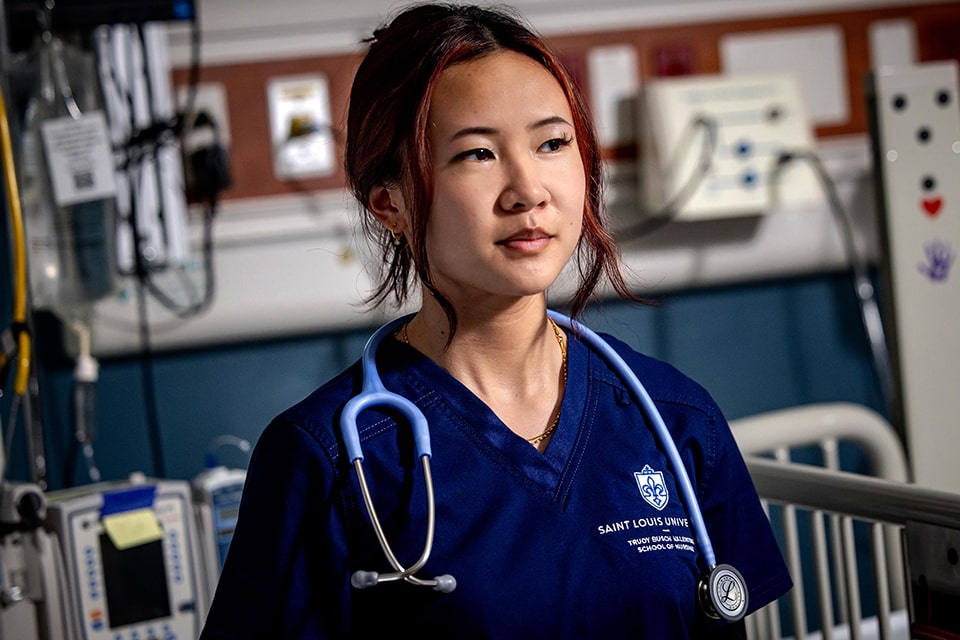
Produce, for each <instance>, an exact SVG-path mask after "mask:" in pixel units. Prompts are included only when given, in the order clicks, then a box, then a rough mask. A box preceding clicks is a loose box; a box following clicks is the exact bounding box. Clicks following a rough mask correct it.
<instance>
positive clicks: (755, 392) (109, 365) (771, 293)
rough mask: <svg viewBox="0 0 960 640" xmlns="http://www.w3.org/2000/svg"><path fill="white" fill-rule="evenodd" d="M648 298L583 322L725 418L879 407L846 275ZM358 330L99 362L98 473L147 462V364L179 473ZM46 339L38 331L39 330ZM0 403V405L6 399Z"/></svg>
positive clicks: (45, 378) (58, 440)
mask: <svg viewBox="0 0 960 640" xmlns="http://www.w3.org/2000/svg"><path fill="white" fill-rule="evenodd" d="M4 268H6V265H4ZM8 283H9V278H4V281H3V285H2V288H0V293H2V297H3V299H4V302H3V304H4V305H5V306H4V307H3V308H0V311H6V312H7V315H5V316H4V318H5V319H6V318H9V311H8V309H9V302H8V299H9V294H8V289H9V285H8ZM653 302H654V304H653V305H649V306H638V305H635V304H626V303H623V302H619V301H611V302H607V303H606V304H604V305H603V306H601V307H598V308H594V309H592V310H590V311H588V313H587V314H586V315H585V316H584V321H585V322H586V323H588V324H589V325H590V326H591V327H593V328H594V329H596V330H602V331H609V332H611V333H614V334H616V335H618V336H619V337H621V338H622V339H624V340H625V341H627V342H628V343H630V344H632V345H633V346H634V347H636V348H638V349H640V350H642V351H644V352H646V353H649V354H651V355H653V356H656V357H659V358H662V359H664V360H667V361H669V362H671V363H673V364H674V365H676V366H677V367H679V368H680V369H681V370H683V371H684V372H686V373H687V374H689V375H690V376H692V377H693V378H695V379H697V380H698V381H700V382H701V383H702V384H703V385H704V386H706V387H707V388H708V389H709V390H710V391H711V392H712V393H713V395H714V397H715V398H716V399H717V401H718V403H719V404H720V406H721V408H722V409H723V410H724V411H725V413H726V414H727V416H728V418H731V419H733V418H737V417H741V416H745V415H750V414H753V413H758V412H761V411H767V410H771V409H778V408H783V407H790V406H795V405H799V404H806V403H812V402H824V401H850V402H857V403H861V404H864V405H867V406H869V407H871V408H873V409H875V410H877V411H879V412H881V413H884V414H885V413H886V410H885V408H884V406H883V399H882V397H881V393H880V390H879V386H878V384H877V383H876V381H875V379H874V375H873V372H872V369H871V366H870V359H869V349H868V345H867V341H866V338H865V337H864V334H863V331H862V328H861V325H860V317H859V312H858V309H857V306H856V302H855V298H854V296H853V293H852V288H851V284H850V280H849V278H848V277H847V276H846V275H845V274H819V275H813V276H809V277H803V278H795V279H789V280H778V281H765V282H757V283H752V284H742V285H736V286H727V287H721V288H715V289H710V290H701V291H685V292H675V293H670V294H665V295H661V296H659V297H658V298H657V299H655V300H653ZM5 322H6V320H5ZM368 335H369V330H367V329H364V330H358V331H355V332H348V333H318V334H317V335H312V336H301V337H296V338H290V339H284V340H271V341H263V342H251V343H246V344H237V345H232V346H218V347H214V348H209V349H197V350H190V351H181V352H167V353H157V354H153V356H152V357H151V358H150V359H149V361H146V362H144V361H142V360H141V359H139V358H136V357H130V358H117V359H109V360H104V361H102V362H101V371H100V384H99V387H98V404H97V407H98V414H99V420H98V424H99V434H98V437H97V441H96V458H97V462H98V464H99V466H100V469H101V471H102V473H103V476H104V479H115V478H121V477H124V476H126V475H127V474H129V473H130V472H133V471H143V472H145V473H147V474H148V475H151V474H155V468H154V465H153V458H152V456H151V438H150V427H149V424H150V423H149V422H148V413H147V405H148V403H147V399H148V398H149V396H147V395H146V394H145V390H144V389H145V387H144V380H145V375H146V376H147V378H146V379H147V380H150V379H151V378H152V382H153V384H152V385H150V389H152V393H153V398H154V402H155V406H156V418H157V422H156V424H157V425H158V427H159V431H160V434H161V442H162V455H163V461H164V467H165V472H166V476H167V477H172V478H183V479H187V478H190V477H192V476H194V475H196V474H197V473H198V472H200V471H201V470H202V465H203V459H204V452H205V451H206V450H207V448H208V447H209V446H210V443H211V441H212V440H213V439H214V438H216V437H217V436H220V435H224V434H232V435H235V436H239V437H241V438H245V439H248V440H250V441H251V442H253V441H255V440H256V439H257V437H258V435H259V434H260V432H261V430H262V429H263V428H264V427H265V426H266V424H267V422H268V421H269V420H270V419H271V418H272V417H273V416H274V415H275V414H276V413H277V412H279V411H280V410H282V409H283V408H285V407H287V406H288V405H290V404H292V403H294V402H296V401H297V400H299V399H300V398H301V397H303V396H304V395H306V394H307V393H309V392H310V391H311V390H312V389H313V388H314V387H316V386H317V385H319V384H321V383H323V382H324V381H326V380H327V379H329V378H330V377H331V376H333V375H335V374H336V373H337V372H338V371H340V370H341V369H342V368H343V367H345V366H347V365H348V364H349V363H351V362H352V361H353V360H354V359H356V358H357V357H358V356H359V353H360V351H361V349H362V347H363V344H364V342H365V340H366V338H367V337H368ZM51 339H52V338H51V336H49V335H42V334H41V335H38V336H37V341H38V342H40V343H42V342H43V341H44V340H47V341H49V340H51ZM40 364H41V370H40V379H39V380H40V389H41V400H42V404H41V410H42V419H43V421H44V428H45V432H46V442H47V456H48V465H49V482H50V487H51V488H59V487H62V486H70V485H72V484H75V483H78V482H83V481H84V478H85V476H84V469H83V465H82V463H81V462H80V461H79V458H78V457H77V455H76V452H75V451H73V450H72V444H71V443H72V439H73V435H72V408H71V388H72V379H71V376H72V363H70V362H69V361H66V360H58V359H57V358H55V357H49V356H45V357H43V358H42V362H41V363H40ZM0 402H2V410H3V413H2V415H3V416H4V418H6V417H7V415H8V406H9V398H4V399H2V401H0ZM8 428H9V425H7V424H4V429H5V430H7V429H8ZM221 454H222V455H221V461H222V462H223V463H225V464H228V465H230V466H243V465H244V464H245V456H243V455H242V454H240V453H239V452H238V451H235V450H230V449H222V450H221ZM25 463H26V456H25V454H24V453H23V446H22V428H21V429H20V430H19V431H18V432H17V434H16V438H15V446H14V449H13V455H12V459H11V476H12V477H14V478H18V479H26V477H27V475H26V468H27V467H26V464H25ZM71 465H73V466H75V467H76V468H75V469H74V470H73V472H70V467H71Z"/></svg>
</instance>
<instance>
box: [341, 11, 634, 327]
mask: <svg viewBox="0 0 960 640" xmlns="http://www.w3.org/2000/svg"><path fill="white" fill-rule="evenodd" d="M370 43H371V44H370V48H369V51H368V52H367V55H366V56H365V58H364V59H363V62H362V63H361V64H360V67H359V69H358V71H357V74H356V77H355V78H354V82H353V88H352V90H351V92H350V107H349V112H348V116H347V146H346V162H345V168H346V174H347V180H348V183H349V186H350V189H351V191H352V192H353V194H354V196H355V197H356V198H357V200H358V201H359V202H360V203H361V204H363V205H364V207H365V208H366V209H367V210H368V211H369V210H370V202H369V198H370V194H371V193H372V192H373V190H374V189H375V188H376V187H379V186H386V187H394V188H399V189H400V190H401V192H402V194H403V197H404V201H405V202H406V203H408V205H409V207H410V211H411V239H410V242H409V244H408V243H407V242H406V240H405V239H401V240H400V244H399V245H395V244H394V242H393V239H392V237H391V234H390V233H389V231H388V230H386V229H385V228H384V227H383V226H382V225H381V224H379V223H378V222H377V221H376V220H375V218H374V217H373V216H372V215H367V216H364V227H365V229H366V231H367V233H368V234H369V235H370V236H371V237H373V238H375V239H376V240H377V243H378V246H379V247H380V249H381V251H382V252H383V256H384V260H383V262H382V268H381V273H380V282H379V285H378V286H377V288H376V290H375V291H374V293H373V294H372V295H371V296H370V300H369V301H370V302H374V303H382V302H383V301H384V300H385V299H387V298H390V297H393V298H394V299H395V300H396V302H397V303H398V304H400V303H402V302H403V301H404V300H406V298H407V295H408V293H409V290H410V285H411V284H412V283H411V278H412V275H413V274H414V273H416V275H417V277H418V278H419V279H420V281H421V282H423V283H424V285H425V286H426V287H427V289H428V290H429V291H430V292H431V293H432V294H433V295H434V296H435V297H436V299H437V301H438V302H439V303H440V305H441V306H442V307H443V309H444V311H445V312H446V314H447V316H448V318H449V319H450V325H451V335H452V333H453V330H454V329H455V327H456V316H455V314H454V312H453V309H452V307H451V306H450V304H449V302H448V301H447V300H446V299H445V298H444V297H443V296H442V294H441V292H439V291H437V290H436V289H435V288H434V287H433V284H432V283H431V281H430V268H429V263H428V260H427V251H426V246H425V240H424V239H425V236H426V229H427V216H428V214H429V212H430V207H431V203H432V201H433V165H432V161H431V155H430V147H429V141H428V138H427V133H426V132H427V119H428V116H429V111H430V102H431V98H432V95H433V89H434V86H435V85H436V81H437V77H438V76H439V75H440V73H441V72H442V71H443V70H444V69H446V68H448V67H451V66H453V65H456V64H461V63H464V62H468V61H470V60H475V59H477V58H480V57H482V56H487V55H491V54H493V53H496V52H497V51H504V50H510V51H515V52H518V53H520V54H523V55H525V56H528V57H530V58H532V59H533V60H535V61H537V62H538V63H539V64H541V65H543V67H544V68H545V69H546V70H547V71H549V72H550V74H551V75H553V77H554V78H556V80H557V82H558V83H559V84H560V87H561V89H562V90H563V92H564V94H565V95H566V97H567V101H568V102H569V104H570V110H571V112H572V114H573V126H574V130H575V132H576V139H577V144H578V147H579V149H580V156H581V159H582V161H583V166H584V170H585V173H586V177H587V187H586V194H585V201H584V215H583V230H582V232H581V236H580V242H579V244H578V245H577V251H576V259H577V264H578V267H579V273H580V284H579V287H578V288H577V290H576V292H575V293H574V295H573V297H572V299H571V301H570V311H571V315H573V316H576V315H577V314H578V313H579V312H581V311H582V310H583V308H584V307H585V306H586V304H587V303H588V302H589V300H590V298H591V296H592V294H593V292H594V290H595V288H596V287H597V285H598V284H599V282H600V279H601V278H602V277H603V276H604V275H605V276H606V277H607V279H608V280H609V282H610V283H611V284H612V285H613V287H614V289H615V290H616V291H617V293H619V294H620V295H621V296H622V297H625V298H629V299H636V298H635V297H634V296H633V294H631V293H630V291H629V288H628V287H627V285H626V283H625V282H624V279H623V276H622V274H621V272H620V266H619V254H618V252H617V249H616V246H615V244H614V242H613V238H612V237H611V235H610V233H609V232H608V231H607V228H606V224H605V222H604V220H603V215H602V209H601V207H602V200H603V173H602V171H603V167H602V163H601V158H600V148H599V144H598V142H597V136H596V133H595V131H594V129H593V125H592V122H591V119H590V116H589V114H588V112H587V109H586V107H585V105H584V101H583V98H582V96H581V94H580V92H579V90H578V89H577V87H576V85H575V84H574V83H573V82H572V81H571V79H570V77H569V76H568V74H567V72H566V71H565V70H564V68H563V66H562V65H561V64H560V62H559V61H558V59H557V56H556V55H555V54H554V53H553V52H552V51H551V50H550V48H549V47H548V46H547V44H546V43H545V42H544V41H543V39H542V38H541V37H540V36H539V35H537V34H536V33H534V31H533V30H532V29H530V28H529V27H527V26H526V25H525V24H524V23H523V22H522V20H521V19H520V18H519V16H515V15H511V14H509V13H507V12H506V11H505V10H491V9H487V8H481V7H476V6H470V5H452V4H426V5H418V6H414V7H413V8H410V9H407V10H405V11H403V12H402V13H400V14H399V15H397V16H396V17H395V18H394V20H393V21H392V22H390V23H389V24H388V25H386V26H384V27H381V28H380V29H378V30H376V31H375V32H374V36H373V38H372V39H371V40H370Z"/></svg>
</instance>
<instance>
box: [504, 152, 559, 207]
mask: <svg viewBox="0 0 960 640" xmlns="http://www.w3.org/2000/svg"><path fill="white" fill-rule="evenodd" d="M549 199H550V192H549V191H548V190H547V188H546V186H544V184H543V180H542V178H541V176H540V173H539V172H538V171H537V168H536V161H535V160H534V159H532V158H530V159H524V160H519V161H515V162H511V163H510V164H509V166H508V167H507V168H506V183H505V186H504V189H503V192H502V193H501V194H500V200H499V202H500V208H501V209H503V210H504V211H512V212H519V211H529V210H530V209H535V208H537V207H540V206H542V205H545V204H546V203H547V202H549Z"/></svg>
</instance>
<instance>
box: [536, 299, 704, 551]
mask: <svg viewBox="0 0 960 640" xmlns="http://www.w3.org/2000/svg"><path fill="white" fill-rule="evenodd" d="M547 315H548V316H550V317H551V318H553V321H554V322H556V323H557V324H558V325H560V326H561V327H566V328H567V329H570V330H571V331H572V332H573V333H574V334H575V335H577V336H579V337H580V338H582V339H583V341H584V342H585V343H586V344H587V346H589V347H590V348H592V349H593V350H594V351H596V352H597V353H598V354H600V356H601V357H602V358H603V359H604V360H606V362H607V364H609V365H610V366H611V367H613V369H614V370H615V371H616V373H617V375H618V376H619V377H620V379H621V380H622V381H623V383H624V384H625V385H626V386H627V388H628V389H629V391H630V393H631V394H632V395H633V397H634V399H635V400H636V401H637V402H638V403H639V404H640V406H641V407H642V408H643V411H644V413H645V414H646V416H647V419H648V420H650V423H651V425H652V427H653V432H654V434H655V435H656V436H657V440H658V441H659V442H660V447H661V448H662V449H663V450H664V452H665V453H666V456H667V458H668V459H669V460H670V467H671V469H672V470H673V475H674V477H676V479H677V485H678V489H679V490H680V493H681V495H682V496H683V504H684V507H686V510H687V516H688V517H689V518H690V523H691V525H692V528H693V535H694V537H695V538H696V539H697V548H698V549H700V553H701V554H702V555H703V560H704V562H705V563H706V564H707V568H708V569H712V568H713V567H714V566H716V564H717V559H716V556H715V555H714V552H713V543H712V542H711V541H710V535H709V534H708V533H707V525H706V524H705V523H704V521H703V514H702V513H701V512H700V503H699V502H698V501H697V498H696V496H695V495H694V492H693V485H692V484H691V483H690V476H689V475H687V468H686V467H684V466H683V460H681V459H680V452H679V451H677V445H676V443H675V442H674V441H673V437H672V436H671V435H670V431H668V430H667V425H666V424H665V423H664V422H663V416H661V415H660V411H659V410H657V407H656V405H654V404H653V400H651V399H650V394H648V393H647V390H646V389H645V388H644V386H643V384H641V382H640V379H639V378H637V376H636V374H635V373H634V372H633V370H632V369H631V368H630V366H629V365H627V363H626V362H624V360H623V358H621V357H620V354H619V353H617V352H616V351H615V350H614V349H613V347H611V346H610V345H609V344H608V343H607V341H606V340H604V339H603V338H601V337H600V336H599V335H597V334H596V333H594V332H593V331H592V330H590V329H589V328H588V327H586V326H584V325H583V324H581V323H579V322H577V321H576V320H572V319H570V318H568V317H567V316H565V315H563V314H560V313H557V312H556V311H553V310H552V309H548V310H547Z"/></svg>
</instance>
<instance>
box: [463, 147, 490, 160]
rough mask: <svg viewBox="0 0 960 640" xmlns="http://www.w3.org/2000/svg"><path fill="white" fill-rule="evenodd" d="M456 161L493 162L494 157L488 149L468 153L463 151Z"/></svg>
mask: <svg viewBox="0 0 960 640" xmlns="http://www.w3.org/2000/svg"><path fill="white" fill-rule="evenodd" d="M457 158H458V159H461V160H475V161H477V162H483V161H484V160H493V159H494V158H495V156H494V155H493V151H490V149H470V150H469V151H464V152H463V153H461V154H458V155H457Z"/></svg>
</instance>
